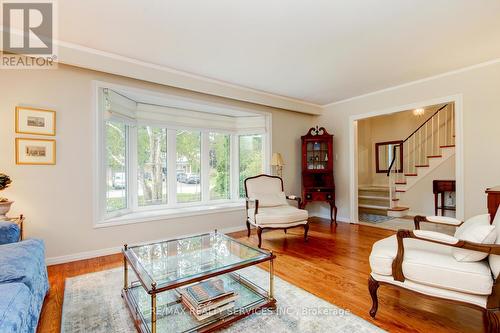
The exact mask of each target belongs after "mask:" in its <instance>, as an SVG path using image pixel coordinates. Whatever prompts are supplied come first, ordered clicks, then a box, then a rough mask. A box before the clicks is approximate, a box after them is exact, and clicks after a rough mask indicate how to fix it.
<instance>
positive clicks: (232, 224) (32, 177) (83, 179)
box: [0, 65, 312, 260]
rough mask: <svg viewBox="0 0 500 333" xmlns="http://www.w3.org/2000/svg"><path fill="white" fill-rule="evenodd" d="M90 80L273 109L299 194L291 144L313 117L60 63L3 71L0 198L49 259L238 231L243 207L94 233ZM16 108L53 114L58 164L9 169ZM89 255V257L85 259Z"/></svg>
mask: <svg viewBox="0 0 500 333" xmlns="http://www.w3.org/2000/svg"><path fill="white" fill-rule="evenodd" d="M92 80H101V81H106V82H111V83H117V84H123V85H128V86H132V87H138V88H143V89H152V90H155V91H158V92H164V93H175V94H179V95H184V96H196V97H198V98H201V99H205V100H209V101H215V102H222V103H225V104H229V105H234V106H235V107H238V106H241V107H247V108H248V107H250V108H252V109H254V110H261V111H268V112H272V124H273V151H277V152H281V153H282V154H283V158H284V160H285V163H286V166H285V169H284V176H285V182H286V188H287V191H288V192H293V193H300V177H299V176H298V175H300V145H299V144H298V142H299V140H300V135H302V134H304V133H305V132H306V131H307V129H308V128H309V127H310V126H309V125H310V123H311V119H312V116H309V115H304V114H299V113H294V112H290V111H285V110H279V109H272V108H267V107H263V106H259V105H254V104H249V103H244V102H238V101H235V100H228V99H223V98H220V97H213V96H208V95H201V94H196V93H193V92H189V91H185V90H180V89H175V88H171V87H166V86H161V85H156V84H151V83H146V82H143V81H139V80H133V79H127V78H123V77H119V76H114V75H109V74H105V73H101V72H94V71H90V70H84V69H79V68H75V67H69V66H64V65H61V66H60V67H59V69H57V70H4V71H2V73H1V76H0V90H1V91H2V98H1V99H0V115H1V117H0V119H1V120H0V151H1V155H0V172H4V173H6V174H8V175H10V176H11V177H12V179H13V184H12V186H11V188H9V189H7V190H6V191H4V192H3V193H2V195H3V196H6V197H9V198H10V199H12V200H14V201H15V203H14V206H13V209H12V212H11V213H12V214H19V213H24V214H25V215H26V216H27V222H26V235H27V236H28V237H39V238H42V239H43V240H44V241H45V242H46V246H47V256H48V257H49V258H54V257H61V256H71V255H74V254H77V253H82V252H87V251H101V252H100V253H108V252H109V251H111V250H113V249H114V248H115V247H118V246H121V245H123V244H124V243H129V244H130V243H134V242H142V241H148V240H156V239H163V238H169V237H175V236H179V235H185V234H194V233H200V232H204V231H209V230H213V229H215V228H218V229H235V228H244V226H245V223H244V209H243V208H242V209H241V210H240V211H236V212H226V213H219V214H206V215H203V216H194V217H187V218H176V219H169V220H163V221H154V222H146V223H138V224H130V225H125V226H116V227H109V228H100V229H94V228H93V221H92V216H93V215H92V203H93V196H94V195H95V193H93V192H92V180H93V178H92V172H93V168H94V167H95V166H94V164H93V157H94V155H93V154H94V151H93V147H92V135H93V131H94V129H93V124H92V103H93V102H94V101H93V100H92V85H91V82H92ZM17 105H24V106H33V107H39V108H46V109H52V110H56V111H57V136H56V139H57V165H55V166H21V165H16V164H15V159H14V138H15V137H21V136H22V137H26V136H27V135H16V134H15V133H14V114H15V113H14V108H15V106H17ZM106 249H110V250H106ZM96 253H98V252H89V253H88V255H95V254H96ZM67 258H68V257H65V258H64V257H63V258H59V259H61V260H63V259H67Z"/></svg>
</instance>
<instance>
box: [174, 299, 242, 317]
mask: <svg viewBox="0 0 500 333" xmlns="http://www.w3.org/2000/svg"><path fill="white" fill-rule="evenodd" d="M181 302H182V304H184V306H186V307H187V308H188V309H189V311H190V313H191V314H192V315H193V316H194V317H195V318H196V320H199V321H201V320H205V319H208V318H210V317H213V316H216V315H218V314H220V313H222V312H224V311H227V310H230V309H232V308H234V302H230V303H227V304H225V305H222V306H219V307H217V308H215V309H211V310H208V311H206V312H204V313H203V314H198V313H197V312H196V311H195V310H194V309H193V308H192V304H191V303H189V301H186V299H185V298H181Z"/></svg>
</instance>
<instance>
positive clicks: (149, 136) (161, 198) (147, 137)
mask: <svg viewBox="0 0 500 333" xmlns="http://www.w3.org/2000/svg"><path fill="white" fill-rule="evenodd" d="M137 162H138V168H137V183H138V187H137V190H138V193H137V196H138V203H139V206H149V205H161V204H166V203H167V130H166V129H164V128H155V127H150V126H140V127H139V128H138V129H137Z"/></svg>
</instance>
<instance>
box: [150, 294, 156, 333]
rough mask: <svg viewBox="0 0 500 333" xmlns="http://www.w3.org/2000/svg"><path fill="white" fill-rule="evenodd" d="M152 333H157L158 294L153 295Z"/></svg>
mask: <svg viewBox="0 0 500 333" xmlns="http://www.w3.org/2000/svg"><path fill="white" fill-rule="evenodd" d="M151 333H156V294H152V295H151Z"/></svg>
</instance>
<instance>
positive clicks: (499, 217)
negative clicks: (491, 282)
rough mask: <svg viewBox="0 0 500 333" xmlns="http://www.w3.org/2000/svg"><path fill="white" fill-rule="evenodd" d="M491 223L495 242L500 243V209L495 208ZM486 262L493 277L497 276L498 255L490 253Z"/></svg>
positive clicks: (498, 269) (499, 258) (498, 266)
mask: <svg viewBox="0 0 500 333" xmlns="http://www.w3.org/2000/svg"><path fill="white" fill-rule="evenodd" d="M499 209H500V206H499ZM493 225H494V226H495V231H496V233H497V240H496V242H495V243H496V244H499V245H500V210H497V213H496V215H495V219H494V220H493ZM488 262H489V264H490V268H491V272H492V273H493V277H494V278H495V279H496V278H498V275H499V274H500V255H496V254H490V255H489V257H488Z"/></svg>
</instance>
